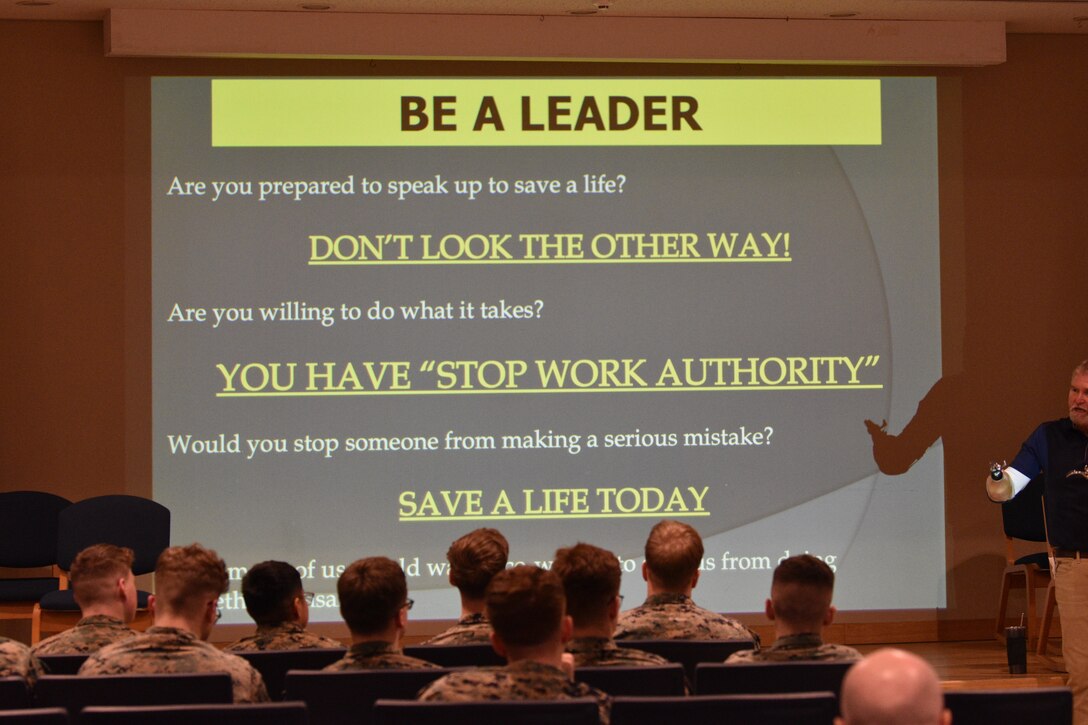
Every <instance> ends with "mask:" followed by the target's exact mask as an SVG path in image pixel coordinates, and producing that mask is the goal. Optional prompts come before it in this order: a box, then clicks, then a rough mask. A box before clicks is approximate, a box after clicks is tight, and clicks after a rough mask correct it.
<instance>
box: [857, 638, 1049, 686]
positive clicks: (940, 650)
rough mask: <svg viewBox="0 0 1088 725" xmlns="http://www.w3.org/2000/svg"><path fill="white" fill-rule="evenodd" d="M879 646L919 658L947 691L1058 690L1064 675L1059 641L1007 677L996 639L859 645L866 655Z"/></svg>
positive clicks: (1001, 647)
mask: <svg viewBox="0 0 1088 725" xmlns="http://www.w3.org/2000/svg"><path fill="white" fill-rule="evenodd" d="M882 647H898V648H900V649H905V650H908V651H910V652H913V653H915V654H916V655H918V656H919V657H922V658H923V659H925V660H926V661H927V662H929V663H930V664H931V665H933V668H934V669H935V670H937V675H938V676H939V677H940V678H941V681H942V683H943V684H944V687H945V689H946V690H964V689H1011V688H1020V687H1059V686H1062V685H1065V682H1066V678H1067V675H1066V673H1065V670H1064V665H1063V663H1062V658H1061V645H1060V641H1059V640H1056V639H1055V640H1051V642H1050V649H1049V655H1050V656H1048V657H1040V656H1038V655H1036V654H1034V653H1032V652H1029V653H1028V671H1027V673H1026V674H1023V675H1010V674H1009V665H1008V661H1007V658H1006V656H1005V645H1004V644H1003V643H1002V642H998V641H997V640H996V639H992V640H984V641H974V642H919V643H910V644H896V645H861V646H858V647H857V649H858V650H860V651H861V652H862V654H868V653H869V652H872V651H873V650H877V649H880V648H882Z"/></svg>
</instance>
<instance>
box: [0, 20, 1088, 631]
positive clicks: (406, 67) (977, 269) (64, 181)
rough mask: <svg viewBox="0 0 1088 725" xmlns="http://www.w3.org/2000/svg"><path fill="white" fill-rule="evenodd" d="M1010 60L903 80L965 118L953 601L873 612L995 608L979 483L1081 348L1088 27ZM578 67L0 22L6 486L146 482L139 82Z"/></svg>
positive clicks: (952, 238)
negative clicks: (929, 84) (141, 42)
mask: <svg viewBox="0 0 1088 725" xmlns="http://www.w3.org/2000/svg"><path fill="white" fill-rule="evenodd" d="M1008 58H1009V59H1008V62H1006V63H1005V64H1003V65H999V66H992V67H986V68H967V69H937V70H932V69H930V70H926V69H913V70H911V71H910V72H911V73H916V74H921V73H936V74H937V75H940V76H942V77H946V78H948V79H951V80H952V81H953V83H952V85H951V91H950V92H951V93H952V95H953V96H954V95H957V94H959V95H960V96H961V97H962V110H961V116H960V117H958V118H957V117H956V114H954V113H953V114H951V115H949V116H948V117H946V118H945V119H944V123H945V128H944V129H943V131H950V133H948V134H946V135H944V136H942V155H943V159H944V160H945V161H953V162H955V161H956V160H957V159H959V158H961V159H962V178H960V177H959V176H958V174H951V175H949V174H946V176H945V178H944V179H943V181H942V183H943V185H944V186H943V195H944V197H945V198H944V202H945V203H946V204H947V208H948V209H952V208H954V207H955V206H957V203H958V204H959V205H961V206H962V217H961V216H960V215H959V214H957V213H953V214H951V215H949V216H948V218H946V219H945V220H944V221H943V235H944V248H943V251H942V263H943V270H942V276H943V279H942V287H943V291H942V295H943V300H944V304H945V315H944V317H945V319H944V326H945V329H944V340H943V344H944V350H945V371H946V377H945V380H944V381H942V383H941V384H940V386H939V387H938V388H937V389H936V390H935V392H934V394H933V396H932V400H931V402H932V405H929V406H926V407H925V408H923V411H922V413H923V414H922V415H920V416H919V420H918V421H917V423H918V425H917V426H916V428H915V429H912V431H911V435H910V438H911V439H917V440H919V441H921V442H922V443H921V444H922V445H925V444H926V443H927V442H928V441H929V440H930V439H932V438H933V437H934V436H936V435H941V436H943V439H944V446H945V458H946V464H945V465H946V481H947V493H946V497H947V500H946V504H947V512H948V513H947V522H946V523H947V532H948V559H947V569H948V572H949V580H948V593H949V608H948V610H947V611H943V612H940V613H933V612H929V613H921V614H918V613H915V614H913V615H906V616H904V615H903V613H887V614H885V615H875V618H876V619H877V620H880V619H881V618H883V619H885V620H889V621H890V620H897V619H898V620H901V619H904V618H906V619H917V618H918V617H919V616H921V617H922V618H923V619H924V620H928V621H929V622H930V623H931V624H932V623H934V622H936V621H942V622H947V621H961V620H981V619H984V618H987V617H991V616H992V613H993V611H994V606H995V604H996V602H995V601H994V600H995V599H996V594H997V580H998V575H999V573H1000V566H1001V559H1000V557H1001V556H1002V544H1001V537H1000V518H999V512H998V510H997V508H996V507H994V506H991V505H989V504H988V503H987V502H986V500H985V497H984V495H983V493H982V489H981V484H980V481H981V479H982V477H983V475H984V473H985V469H986V464H987V462H988V461H990V460H991V459H994V458H1001V457H1008V458H1011V457H1012V456H1013V455H1014V454H1015V453H1016V449H1017V446H1018V444H1019V442H1020V440H1021V439H1022V438H1023V437H1025V436H1026V434H1027V433H1028V432H1029V430H1030V428H1031V427H1032V426H1033V425H1034V424H1035V423H1036V422H1038V421H1041V420H1043V419H1046V418H1053V417H1058V416H1060V415H1063V412H1064V401H1065V386H1066V382H1067V377H1066V376H1067V375H1068V373H1069V370H1070V369H1071V368H1072V366H1073V365H1074V364H1075V363H1076V362H1078V361H1079V360H1081V359H1083V358H1085V357H1088V339H1086V338H1088V335H1086V332H1088V314H1086V305H1085V299H1084V298H1085V284H1084V283H1085V273H1086V270H1088V264H1086V262H1088V251H1086V250H1088V244H1086V242H1088V239H1086V235H1085V230H1086V214H1085V208H1086V200H1088V133H1086V125H1085V119H1088V37H1086V36H1072V35H1052V36H1020V35H1012V36H1010V37H1009V40H1008ZM607 71H608V73H610V74H624V75H652V74H658V73H661V74H669V75H738V74H747V73H761V74H764V73H766V74H770V73H778V74H780V73H786V72H789V73H805V74H808V73H818V72H822V71H821V69H811V68H805V69H798V68H789V67H782V66H775V67H765V68H752V67H744V66H737V65H719V66H715V65H699V66H695V65H662V64H653V65H642V66H639V65H610V66H609V67H608V68H607ZM590 72H591V71H590V70H588V69H587V66H585V65H580V64H576V63H565V64H558V63H539V64H536V63H534V64H512V63H496V64H487V63H482V62H471V63H469V62H462V63H453V64H449V65H445V66H442V65H439V64H438V63H435V62H409V61H390V62H381V61H377V62H376V61H357V62H352V61H298V60H292V61H271V60H263V61H261V60H142V59H107V58H105V57H104V56H103V48H102V29H101V26H100V25H99V24H97V23H59V22H58V23H37V22H18V21H0V98H2V104H3V105H2V110H0V245H2V249H3V252H4V254H3V261H2V263H0V295H2V297H0V314H2V316H3V318H2V319H3V326H2V330H3V338H4V345H3V349H4V352H3V359H4V366H3V369H4V379H5V386H4V389H5V391H6V392H7V394H6V395H5V400H4V412H3V416H2V418H0V421H2V422H0V425H2V430H0V471H2V473H0V488H2V489H4V490H11V489H20V488H41V489H45V490H49V491H53V492H56V493H59V494H61V495H64V496H67V497H69V498H72V499H74V500H78V499H81V498H86V497H88V496H92V495H98V494H103V493H117V492H126V493H135V494H146V493H148V492H149V486H150V482H149V479H150V455H149V451H148V448H149V443H150V432H149V430H148V429H149V425H150V424H149V421H150V401H149V392H148V387H149V378H148V376H149V367H150V365H149V352H148V346H149V342H148V336H149V318H148V312H147V310H148V308H149V299H150V294H149V287H148V286H149V279H148V278H149V276H150V275H149V261H148V254H149V252H148V249H147V245H148V243H147V214H148V212H147V210H146V209H145V208H144V205H143V204H142V203H141V195H142V194H143V193H144V191H145V188H146V186H145V185H146V180H145V179H142V178H141V177H140V175H139V174H135V175H130V176H129V177H128V180H127V185H126V174H125V171H126V168H134V169H137V170H139V169H140V168H146V166H147V158H146V150H140V149H139V148H135V150H134V147H133V146H132V145H131V144H130V145H128V146H126V133H128V132H131V133H132V134H136V136H135V137H136V138H140V137H146V134H147V129H146V118H147V115H146V109H145V108H144V107H143V105H142V102H141V92H140V91H141V89H144V91H143V92H145V93H146V79H147V78H148V77H149V76H151V75H157V74H162V75H173V74H183V75H203V74H241V75H249V74H252V75H260V74H347V75H359V76H370V75H398V74H417V75H425V74H444V75H445V74H448V75H472V74H497V75H511V74H519V73H528V74H533V75H538V74H539V75H548V74H565V73H570V74H585V73H590ZM827 72H830V73H843V72H853V71H849V70H848V69H843V68H831V69H827ZM857 72H863V73H877V72H886V73H895V74H901V73H904V71H903V70H896V69H865V70H860V71H857ZM595 74H599V70H597V71H596V73H595ZM957 86H958V88H957ZM126 88H127V89H129V93H128V94H127V95H126ZM946 90H947V89H946ZM126 107H127V108H128V109H129V110H128V111H126ZM137 146H138V144H137ZM126 164H127V165H128V166H127V167H126ZM950 168H955V164H953V165H952V167H950ZM957 197H959V198H957ZM143 198H147V197H146V196H144V197H143ZM999 290H1000V294H999V293H998V292H999ZM126 323H127V326H126ZM126 350H127V351H128V352H129V353H130V354H127V353H126ZM907 422H908V421H900V420H894V421H890V429H891V430H893V431H899V430H900V429H901V428H902V427H903V426H904V425H906V423H907ZM859 425H860V422H859ZM891 480H892V481H893V482H894V479H891ZM206 543H209V544H212V545H214V542H206ZM888 565H889V566H892V567H894V566H895V562H894V561H889V562H888ZM755 608H756V607H753V609H755ZM873 618H874V615H864V616H861V615H858V616H856V617H855V621H867V620H872V619H873ZM849 619H850V617H849V613H847V620H848V621H849ZM944 626H945V628H946V629H947V625H944Z"/></svg>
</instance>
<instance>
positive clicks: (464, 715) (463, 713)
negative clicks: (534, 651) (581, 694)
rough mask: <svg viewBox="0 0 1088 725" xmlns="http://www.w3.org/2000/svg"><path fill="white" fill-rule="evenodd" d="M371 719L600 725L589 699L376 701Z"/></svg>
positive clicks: (414, 724)
mask: <svg viewBox="0 0 1088 725" xmlns="http://www.w3.org/2000/svg"><path fill="white" fill-rule="evenodd" d="M374 722H375V723H378V724H379V725H480V723H503V724H504V725H507V724H509V725H554V723H563V725H600V715H599V713H598V709H597V701H596V700H595V699H593V698H576V699H571V700H488V701H483V702H416V701H414V700H407V701H405V700H378V702H377V703H375V705H374Z"/></svg>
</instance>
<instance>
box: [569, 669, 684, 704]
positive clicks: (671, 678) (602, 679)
mask: <svg viewBox="0 0 1088 725" xmlns="http://www.w3.org/2000/svg"><path fill="white" fill-rule="evenodd" d="M574 679H575V680H577V681H578V682H584V683H586V684H587V685H589V686H590V687H596V688H597V689H598V690H601V691H602V692H607V693H608V694H609V695H632V696H639V695H645V696H647V697H669V696H681V695H684V694H686V685H687V683H686V681H685V678H684V667H683V665H680V664H677V663H675V662H674V663H672V664H668V665H654V666H650V667H646V666H642V667H640V666H635V667H576V668H574Z"/></svg>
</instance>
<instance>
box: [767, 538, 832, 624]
mask: <svg viewBox="0 0 1088 725" xmlns="http://www.w3.org/2000/svg"><path fill="white" fill-rule="evenodd" d="M834 589H835V573H834V572H833V571H831V567H829V566H828V565H827V564H825V563H824V562H823V561H821V560H820V559H818V558H816V557H815V556H811V555H809V554H801V555H799V556H791V557H789V558H788V559H783V560H782V561H781V562H780V563H779V564H778V567H777V568H776V569H775V570H774V578H773V579H772V581H771V606H772V607H774V614H775V616H776V617H777V618H779V619H781V620H782V621H783V622H787V623H789V624H792V625H796V626H802V627H811V628H812V629H809V630H808V631H811V632H818V631H819V628H820V626H821V625H822V624H823V620H824V617H826V616H827V612H828V609H829V608H830V607H831V595H832V592H833V591H834Z"/></svg>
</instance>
